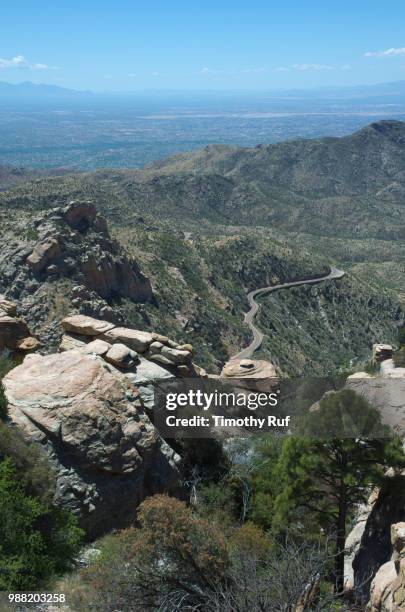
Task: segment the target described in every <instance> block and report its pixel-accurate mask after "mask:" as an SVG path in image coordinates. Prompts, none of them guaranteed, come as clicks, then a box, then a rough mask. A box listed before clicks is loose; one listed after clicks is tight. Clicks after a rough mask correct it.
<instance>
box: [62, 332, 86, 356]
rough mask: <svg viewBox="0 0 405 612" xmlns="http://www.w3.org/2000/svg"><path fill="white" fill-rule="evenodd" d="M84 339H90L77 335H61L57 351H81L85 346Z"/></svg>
mask: <svg viewBox="0 0 405 612" xmlns="http://www.w3.org/2000/svg"><path fill="white" fill-rule="evenodd" d="M86 339H87V340H89V339H91V338H90V336H80V335H78V334H63V336H62V340H61V343H60V345H59V351H60V352H63V351H71V350H72V349H81V348H82V347H83V346H85V345H86Z"/></svg>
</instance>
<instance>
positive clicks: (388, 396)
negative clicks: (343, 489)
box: [345, 344, 405, 610]
mask: <svg viewBox="0 0 405 612" xmlns="http://www.w3.org/2000/svg"><path fill="white" fill-rule="evenodd" d="M391 356H392V347H391V346H389V345H383V344H376V345H374V346H373V359H374V361H375V363H379V364H380V370H379V372H377V373H376V375H374V376H371V375H370V374H367V373H365V372H358V373H356V374H355V375H352V376H349V377H348V379H347V381H346V387H347V388H349V389H352V390H353V391H355V392H356V393H357V394H359V395H361V396H363V397H365V398H367V399H368V401H369V402H370V404H371V405H372V406H375V407H376V408H377V409H378V410H379V411H380V414H381V420H382V422H383V423H384V424H385V425H388V426H389V427H390V428H391V429H392V430H393V431H394V432H395V433H396V434H398V435H399V436H401V437H402V438H404V439H405V369H404V368H395V365H394V362H393V360H392V359H391ZM400 521H405V472H404V473H397V472H393V471H392V470H388V472H387V475H386V478H385V480H384V483H383V485H382V487H381V489H380V490H379V491H375V492H373V494H372V496H371V498H370V500H369V503H368V505H367V507H365V508H361V509H360V510H359V512H358V515H357V518H356V522H355V525H354V527H353V529H352V531H351V533H350V534H349V536H348V538H347V541H346V559H345V575H346V587H347V588H348V589H351V588H354V590H355V593H356V595H357V596H358V597H360V598H361V599H363V600H367V598H368V596H369V593H370V585H371V582H372V580H373V579H374V576H377V575H378V574H379V578H378V581H377V583H378V585H377V586H374V595H373V597H374V598H375V599H379V598H380V599H381V598H383V597H384V595H383V593H384V588H385V587H384V588H383V586H382V585H383V583H384V581H385V579H386V577H387V576H388V575H390V571H391V570H390V569H389V566H388V565H387V564H388V563H389V561H390V558H391V553H392V544H391V536H390V529H391V525H392V524H393V523H397V522H400ZM377 583H376V584H377ZM377 592H378V593H379V594H378V595H377ZM372 609H373V610H374V608H372ZM377 609H379V608H377ZM383 609H384V610H385V609H387V610H388V609H390V608H381V610H383ZM392 609H393V610H394V609H397V608H392Z"/></svg>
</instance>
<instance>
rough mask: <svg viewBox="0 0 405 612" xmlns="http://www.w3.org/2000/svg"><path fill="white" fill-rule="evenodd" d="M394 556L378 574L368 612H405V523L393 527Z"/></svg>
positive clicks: (372, 586) (373, 585) (372, 588)
mask: <svg viewBox="0 0 405 612" xmlns="http://www.w3.org/2000/svg"><path fill="white" fill-rule="evenodd" d="M391 546H392V556H391V559H390V560H389V561H387V562H386V563H384V564H383V565H382V566H381V567H380V568H379V570H378V572H377V573H376V575H375V577H374V580H373V582H372V584H371V589H370V601H369V603H368V605H367V612H396V611H398V612H399V611H400V610H405V523H404V522H401V523H395V524H393V525H392V526H391Z"/></svg>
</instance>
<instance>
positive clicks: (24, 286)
mask: <svg viewBox="0 0 405 612" xmlns="http://www.w3.org/2000/svg"><path fill="white" fill-rule="evenodd" d="M27 235H28V236H29V238H28V239H27V238H25V237H21V239H18V240H17V238H15V241H14V242H12V241H10V242H9V241H6V240H5V243H4V245H3V247H2V250H1V252H0V292H2V291H3V292H4V294H5V296H6V297H7V299H8V300H12V301H18V304H19V313H21V315H22V316H23V318H24V319H25V320H26V322H27V324H28V326H29V327H30V329H31V330H32V331H33V333H34V334H35V336H37V337H38V338H39V340H40V341H41V344H42V346H43V349H44V351H51V350H55V349H56V347H57V345H58V344H59V342H60V337H61V330H60V327H59V319H60V318H61V317H62V316H64V315H65V314H67V312H69V310H70V309H72V307H73V308H75V309H76V310H77V311H79V312H81V313H83V314H90V315H96V316H97V317H99V318H102V319H104V320H110V321H114V323H115V324H116V325H118V324H120V323H121V322H122V321H123V319H124V318H125V315H126V310H125V309H127V308H128V304H127V303H126V304H125V306H122V308H121V303H122V302H121V300H122V299H125V300H129V301H130V302H132V303H133V304H134V306H132V308H134V307H135V303H137V304H138V303H144V302H153V301H154V299H155V298H154V294H153V291H152V287H151V283H150V281H149V279H148V278H147V277H146V276H145V275H144V274H143V273H142V272H141V270H140V269H139V266H138V264H137V263H136V261H134V260H133V259H132V258H131V257H129V256H128V255H127V254H126V253H125V251H124V250H123V248H122V247H121V246H120V245H119V243H118V242H117V241H115V240H113V239H112V238H111V237H110V235H109V232H108V228H107V223H106V221H105V219H103V218H102V217H100V216H99V215H98V214H97V210H96V207H95V205H94V203H92V202H88V201H72V202H70V203H69V204H67V205H66V206H60V207H58V208H53V209H50V210H47V211H46V212H45V213H43V214H42V215H41V216H39V217H37V218H34V220H33V222H32V226H31V227H30V228H28V230H27ZM135 308H140V307H135ZM138 312H141V311H140V310H139V311H138ZM0 313H1V315H2V314H3V313H2V311H1V310H0ZM124 313H125V314H124ZM14 325H15V324H14Z"/></svg>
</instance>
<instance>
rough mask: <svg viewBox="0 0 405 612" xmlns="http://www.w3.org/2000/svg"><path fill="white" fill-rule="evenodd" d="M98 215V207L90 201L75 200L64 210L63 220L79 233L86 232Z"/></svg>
mask: <svg viewBox="0 0 405 612" xmlns="http://www.w3.org/2000/svg"><path fill="white" fill-rule="evenodd" d="M96 215H97V210H96V207H95V206H94V204H93V203H92V202H90V201H79V200H77V201H76V200H74V201H72V202H69V204H68V205H67V206H66V207H65V208H64V209H63V218H64V220H65V221H66V223H67V224H68V225H70V227H72V228H74V229H76V230H78V231H79V232H86V231H87V230H88V229H89V227H90V225H91V224H92V223H93V221H94V220H95V218H96Z"/></svg>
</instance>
